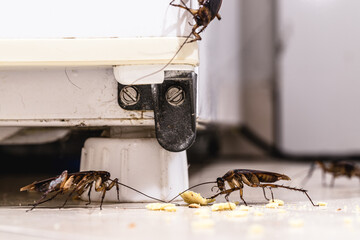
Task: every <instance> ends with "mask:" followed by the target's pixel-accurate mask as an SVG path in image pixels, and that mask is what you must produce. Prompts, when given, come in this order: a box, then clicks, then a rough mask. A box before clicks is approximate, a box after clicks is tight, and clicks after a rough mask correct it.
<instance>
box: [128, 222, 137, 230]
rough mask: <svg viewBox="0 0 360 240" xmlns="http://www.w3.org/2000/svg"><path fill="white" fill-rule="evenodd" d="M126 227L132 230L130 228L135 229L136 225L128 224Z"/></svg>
mask: <svg viewBox="0 0 360 240" xmlns="http://www.w3.org/2000/svg"><path fill="white" fill-rule="evenodd" d="M128 227H129V228H131V229H132V228H135V227H136V224H135V223H130V224H129V226H128Z"/></svg>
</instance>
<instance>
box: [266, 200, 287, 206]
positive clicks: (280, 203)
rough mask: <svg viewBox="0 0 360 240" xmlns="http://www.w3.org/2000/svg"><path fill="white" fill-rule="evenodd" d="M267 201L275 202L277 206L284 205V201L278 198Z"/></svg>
mask: <svg viewBox="0 0 360 240" xmlns="http://www.w3.org/2000/svg"><path fill="white" fill-rule="evenodd" d="M269 203H277V204H278V206H284V201H283V200H280V199H270V200H269Z"/></svg>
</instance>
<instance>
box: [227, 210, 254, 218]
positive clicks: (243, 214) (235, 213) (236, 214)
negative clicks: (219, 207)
mask: <svg viewBox="0 0 360 240" xmlns="http://www.w3.org/2000/svg"><path fill="white" fill-rule="evenodd" d="M248 215H249V213H248V212H244V211H239V210H237V211H232V212H229V213H228V214H227V217H247V216H248Z"/></svg>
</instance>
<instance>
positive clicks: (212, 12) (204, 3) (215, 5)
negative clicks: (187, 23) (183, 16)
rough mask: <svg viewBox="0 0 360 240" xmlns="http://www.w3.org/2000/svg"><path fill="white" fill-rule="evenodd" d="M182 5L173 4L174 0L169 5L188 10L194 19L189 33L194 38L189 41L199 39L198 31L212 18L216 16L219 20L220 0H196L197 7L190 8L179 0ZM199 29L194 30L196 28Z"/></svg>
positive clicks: (201, 30)
mask: <svg viewBox="0 0 360 240" xmlns="http://www.w3.org/2000/svg"><path fill="white" fill-rule="evenodd" d="M180 1H181V3H182V5H180V4H174V3H173V2H175V0H172V1H171V3H170V5H171V6H174V7H179V8H182V9H185V10H186V11H188V12H189V13H190V14H191V15H192V16H193V17H194V20H195V25H194V26H193V28H192V30H191V34H192V35H194V37H195V38H194V39H192V40H190V41H189V42H195V41H199V40H201V37H200V33H201V32H203V31H204V30H205V29H206V28H207V26H208V25H209V23H210V22H211V21H212V20H214V18H215V17H216V18H217V19H218V20H221V16H220V14H219V11H220V8H221V4H222V0H198V2H199V9H191V8H189V7H187V6H186V4H185V3H184V1H183V0H180ZM200 27H201V29H200V30H199V31H198V32H196V30H197V29H198V28H200Z"/></svg>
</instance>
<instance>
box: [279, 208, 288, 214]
mask: <svg viewBox="0 0 360 240" xmlns="http://www.w3.org/2000/svg"><path fill="white" fill-rule="evenodd" d="M277 212H278V213H286V212H287V211H286V210H285V209H278V211H277Z"/></svg>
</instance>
